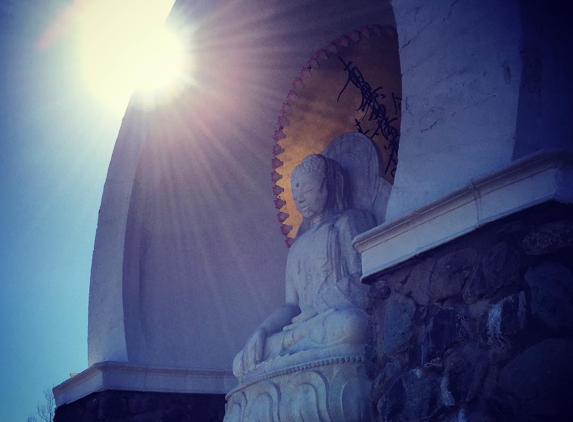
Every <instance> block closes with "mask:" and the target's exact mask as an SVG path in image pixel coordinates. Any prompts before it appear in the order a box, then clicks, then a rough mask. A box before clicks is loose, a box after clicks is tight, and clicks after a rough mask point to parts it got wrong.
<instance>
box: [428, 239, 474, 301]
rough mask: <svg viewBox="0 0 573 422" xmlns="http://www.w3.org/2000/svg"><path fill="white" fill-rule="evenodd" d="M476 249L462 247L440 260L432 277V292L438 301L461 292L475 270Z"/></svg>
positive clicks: (430, 288)
mask: <svg viewBox="0 0 573 422" xmlns="http://www.w3.org/2000/svg"><path fill="white" fill-rule="evenodd" d="M476 258H477V252H476V250H475V249H469V248H468V249H462V250H460V251H456V252H452V253H450V254H448V255H446V256H444V257H442V258H440V259H439V260H438V262H436V265H435V266H434V270H433V272H432V276H431V278H430V287H429V290H430V294H431V295H432V296H433V297H434V298H435V299H436V300H438V301H440V300H444V299H447V298H448V297H451V296H454V295H456V294H459V293H460V292H461V290H462V288H463V286H464V284H465V282H466V281H467V280H468V279H469V277H470V276H471V275H472V273H473V272H474V264H475V261H476Z"/></svg>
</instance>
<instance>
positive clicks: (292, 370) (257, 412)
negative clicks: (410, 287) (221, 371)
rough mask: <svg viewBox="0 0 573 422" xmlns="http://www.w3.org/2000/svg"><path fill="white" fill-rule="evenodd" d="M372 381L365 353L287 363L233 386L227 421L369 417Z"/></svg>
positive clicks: (333, 421)
mask: <svg viewBox="0 0 573 422" xmlns="http://www.w3.org/2000/svg"><path fill="white" fill-rule="evenodd" d="M287 358H288V357H287ZM281 360H283V361H285V358H280V359H279V360H278V361H277V362H275V363H274V365H275V366H282V365H281V364H280V363H281V362H280V361H281ZM287 361H288V359H287ZM282 363H284V362H282ZM371 384H372V383H371V381H370V380H369V379H368V377H367V376H366V373H365V370H364V355H363V354H359V355H347V356H340V357H331V358H326V359H321V360H316V361H312V362H307V363H306V364H302V365H294V366H286V367H285V366H283V367H282V369H278V370H276V371H274V372H270V373H265V374H263V375H261V376H259V377H255V378H250V379H249V380H248V381H246V382H244V383H243V384H241V385H239V386H238V387H236V388H235V389H233V390H232V391H230V392H229V394H228V395H227V397H226V398H227V405H226V409H225V422H281V421H282V422H285V421H286V422H290V421H299V420H305V421H316V422H343V421H344V422H368V421H370V404H369V396H370V389H371Z"/></svg>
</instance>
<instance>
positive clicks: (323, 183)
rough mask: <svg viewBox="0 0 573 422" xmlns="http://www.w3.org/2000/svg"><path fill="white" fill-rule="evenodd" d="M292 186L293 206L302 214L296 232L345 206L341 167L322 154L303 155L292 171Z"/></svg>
mask: <svg viewBox="0 0 573 422" xmlns="http://www.w3.org/2000/svg"><path fill="white" fill-rule="evenodd" d="M291 188H292V193H293V198H294V201H295V204H296V207H297V208H298V210H299V211H300V213H301V214H302V216H303V223H302V225H301V228H300V230H299V234H302V232H304V231H305V230H306V229H308V227H310V226H311V225H313V224H315V223H317V222H318V221H320V220H322V219H323V218H324V217H326V216H329V215H332V214H336V213H338V212H340V211H342V210H343V209H345V208H346V202H345V198H344V178H343V175H342V167H341V166H340V164H338V162H336V161H334V160H332V159H330V158H327V157H325V156H324V155H320V154H314V155H310V156H308V157H307V158H305V159H304V160H303V162H302V163H301V164H300V165H298V167H296V168H295V169H294V171H293V173H292V177H291Z"/></svg>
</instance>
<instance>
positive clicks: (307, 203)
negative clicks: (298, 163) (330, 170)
mask: <svg viewBox="0 0 573 422" xmlns="http://www.w3.org/2000/svg"><path fill="white" fill-rule="evenodd" d="M291 187H292V195H293V198H294V202H295V204H296V207H297V208H298V210H299V211H300V212H301V214H302V215H303V217H304V218H306V219H308V220H310V221H311V222H312V223H316V222H317V221H320V220H321V219H322V217H323V216H324V214H325V212H326V203H327V200H328V188H327V186H326V178H325V176H324V175H323V174H321V172H319V171H305V172H302V173H298V172H294V174H293V176H292V178H291Z"/></svg>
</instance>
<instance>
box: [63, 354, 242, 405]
mask: <svg viewBox="0 0 573 422" xmlns="http://www.w3.org/2000/svg"><path fill="white" fill-rule="evenodd" d="M236 385H237V381H236V380H235V377H234V376H233V373H232V372H231V371H221V370H192V369H177V368H158V367H148V366H139V365H133V364H128V363H124V362H100V363H96V364H95V365H92V366H90V367H89V368H88V369H86V370H85V371H83V372H80V373H79V374H77V375H75V376H73V377H72V378H69V379H68V380H66V381H64V382H63V383H61V384H60V385H58V386H56V387H54V389H53V393H54V397H55V398H56V405H57V406H61V405H63V404H66V403H71V402H74V401H76V400H78V399H81V398H82V397H85V396H87V395H88V394H91V393H93V392H97V391H105V390H122V391H142V392H145V391H148V392H156V393H198V394H224V393H226V392H227V391H229V390H230V389H231V388H233V387H235V386H236Z"/></svg>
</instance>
